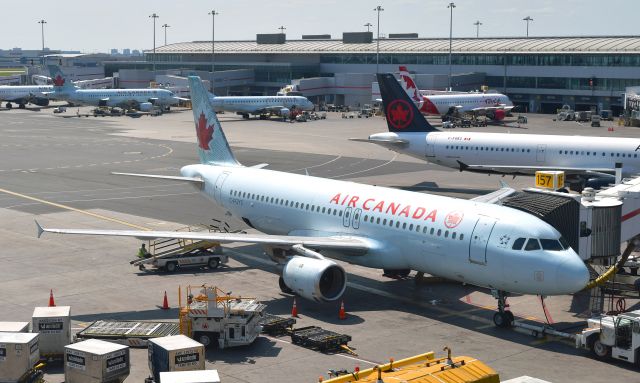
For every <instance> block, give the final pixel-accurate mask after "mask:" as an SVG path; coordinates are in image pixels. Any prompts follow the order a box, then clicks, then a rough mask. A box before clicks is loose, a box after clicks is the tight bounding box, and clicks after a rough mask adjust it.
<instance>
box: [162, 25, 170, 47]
mask: <svg viewBox="0 0 640 383" xmlns="http://www.w3.org/2000/svg"><path fill="white" fill-rule="evenodd" d="M162 28H164V45H167V28H171V25H169V24H164V25H163V26H162Z"/></svg>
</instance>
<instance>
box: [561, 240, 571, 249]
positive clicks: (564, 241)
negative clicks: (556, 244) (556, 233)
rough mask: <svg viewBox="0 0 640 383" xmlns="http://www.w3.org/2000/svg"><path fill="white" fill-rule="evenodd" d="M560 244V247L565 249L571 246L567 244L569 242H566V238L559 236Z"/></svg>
mask: <svg viewBox="0 0 640 383" xmlns="http://www.w3.org/2000/svg"><path fill="white" fill-rule="evenodd" d="M560 244H561V245H562V247H563V248H564V249H565V250H568V249H569V248H570V247H571V246H570V245H569V242H567V240H566V239H564V237H560Z"/></svg>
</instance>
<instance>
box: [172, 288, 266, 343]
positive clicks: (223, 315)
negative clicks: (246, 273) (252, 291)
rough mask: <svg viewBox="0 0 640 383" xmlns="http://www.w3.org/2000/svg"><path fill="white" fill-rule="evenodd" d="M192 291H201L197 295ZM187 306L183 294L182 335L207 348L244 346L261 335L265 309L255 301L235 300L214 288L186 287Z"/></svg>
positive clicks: (236, 298) (242, 298)
mask: <svg viewBox="0 0 640 383" xmlns="http://www.w3.org/2000/svg"><path fill="white" fill-rule="evenodd" d="M192 289H197V290H196V291H198V290H199V294H198V295H197V296H194V295H193V293H192ZM186 290H187V300H186V305H185V306H182V296H181V293H179V295H180V301H179V306H180V333H181V334H184V335H187V336H189V337H190V338H193V339H195V340H197V341H198V342H200V343H202V344H203V345H204V346H205V347H208V346H209V345H211V344H213V343H214V342H217V343H218V347H220V348H221V349H222V348H225V347H234V346H244V345H248V344H251V343H253V341H254V340H255V339H256V338H257V337H258V335H260V331H261V330H262V326H260V320H261V319H262V316H263V315H264V309H265V308H266V306H265V305H264V304H262V303H259V302H258V301H257V300H256V299H255V298H244V297H240V296H238V297H234V296H231V293H229V294H227V293H225V292H224V291H222V290H220V289H218V288H217V287H215V286H207V285H202V286H187V289H186Z"/></svg>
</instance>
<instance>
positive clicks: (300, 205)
mask: <svg viewBox="0 0 640 383" xmlns="http://www.w3.org/2000/svg"><path fill="white" fill-rule="evenodd" d="M230 195H231V196H232V197H238V198H246V199H250V200H253V201H258V202H264V203H270V204H273V205H281V206H287V207H291V208H294V209H300V210H308V211H312V212H315V213H321V214H327V215H335V216H338V217H342V210H338V209H332V208H327V207H324V206H316V205H312V204H308V203H304V202H296V201H289V200H288V199H284V198H274V197H269V196H265V195H260V194H255V193H247V192H241V191H239V190H231V191H230Z"/></svg>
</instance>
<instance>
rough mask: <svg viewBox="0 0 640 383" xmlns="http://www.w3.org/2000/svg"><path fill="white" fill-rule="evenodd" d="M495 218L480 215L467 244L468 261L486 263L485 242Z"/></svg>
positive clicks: (487, 240)
mask: <svg viewBox="0 0 640 383" xmlns="http://www.w3.org/2000/svg"><path fill="white" fill-rule="evenodd" d="M495 224H496V220H495V219H493V218H490V217H482V216H481V217H480V218H479V219H478V222H476V226H475V227H474V228H473V234H472V235H471V244H470V245H469V261H470V262H472V263H477V264H480V265H486V264H487V244H488V243H489V237H490V236H491V232H492V231H493V227H494V226H495Z"/></svg>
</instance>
